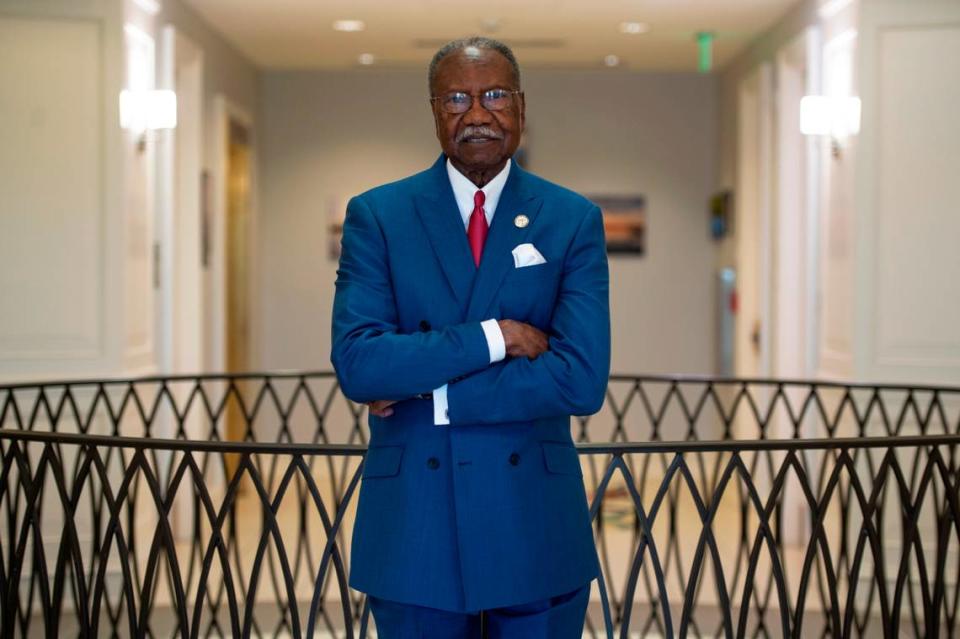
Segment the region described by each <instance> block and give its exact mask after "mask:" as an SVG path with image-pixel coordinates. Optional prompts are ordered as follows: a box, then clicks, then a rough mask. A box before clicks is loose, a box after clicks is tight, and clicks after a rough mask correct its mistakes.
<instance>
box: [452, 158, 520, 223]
mask: <svg viewBox="0 0 960 639" xmlns="http://www.w3.org/2000/svg"><path fill="white" fill-rule="evenodd" d="M511 163H512V160H510V159H508V160H507V164H506V165H505V166H504V167H503V169H502V170H501V171H500V172H499V173H497V176H496V177H495V178H493V179H492V180H490V181H489V182H487V183H486V185H484V187H483V188H482V189H477V185H476V184H474V183H473V182H471V181H470V180H469V179H468V178H467V176H465V175H464V174H463V173H461V172H460V171H458V170H457V169H456V167H454V166H453V163H452V162H451V161H450V158H447V176H448V177H449V178H450V186H451V187H452V188H453V197H454V198H456V200H457V208H459V209H460V217H462V218H463V226H464V228H466V227H467V226H468V225H469V224H470V215H471V214H472V213H473V195H474V194H475V193H476V192H477V191H478V190H480V191H483V195H484V198H485V199H484V203H483V212H484V213H485V214H486V218H487V225H490V224H491V223H492V222H493V214H494V213H495V212H496V210H497V203H498V202H499V201H500V194H501V193H503V187H504V185H505V184H506V183H507V176H509V175H510V165H511Z"/></svg>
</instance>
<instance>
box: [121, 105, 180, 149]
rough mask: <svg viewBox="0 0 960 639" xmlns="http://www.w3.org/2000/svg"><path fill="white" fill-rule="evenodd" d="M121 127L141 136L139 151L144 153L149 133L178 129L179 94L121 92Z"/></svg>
mask: <svg viewBox="0 0 960 639" xmlns="http://www.w3.org/2000/svg"><path fill="white" fill-rule="evenodd" d="M120 126H121V127H123V128H124V129H128V130H130V131H134V132H136V133H139V134H140V139H139V140H138V141H137V150H138V151H140V152H141V153H142V152H143V150H144V149H145V148H146V143H147V131H157V130H160V129H174V128H176V127H177V94H176V93H174V92H173V91H167V90H145V91H132V90H123V91H121V92H120Z"/></svg>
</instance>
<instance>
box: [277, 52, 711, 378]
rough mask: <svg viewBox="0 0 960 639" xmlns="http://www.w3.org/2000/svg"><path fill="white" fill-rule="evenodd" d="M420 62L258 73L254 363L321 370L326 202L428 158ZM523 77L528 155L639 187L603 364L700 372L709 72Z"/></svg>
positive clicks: (593, 183) (707, 244)
mask: <svg viewBox="0 0 960 639" xmlns="http://www.w3.org/2000/svg"><path fill="white" fill-rule="evenodd" d="M425 75H426V74H425V72H388V71H370V72H366V71H362V72H341V73H332V72H329V73H327V72H287V73H266V74H265V75H264V76H263V82H262V84H261V102H260V115H261V125H262V126H261V130H260V133H261V135H260V142H261V147H260V149H261V152H260V176H261V200H260V201H261V205H260V209H261V230H262V233H261V237H260V241H261V244H260V247H259V250H260V253H261V256H262V261H263V264H262V267H263V274H262V276H263V281H264V282H265V285H264V286H263V294H262V296H261V298H260V313H261V314H262V319H263V326H262V332H261V335H262V339H263V342H262V348H261V352H260V358H261V359H260V361H261V365H262V366H263V367H265V368H291V367H293V368H298V367H303V368H320V369H326V368H329V348H330V312H331V303H332V296H333V282H334V278H335V271H336V263H335V262H333V261H331V260H329V259H328V257H327V231H326V226H327V224H328V213H329V209H330V207H331V206H333V205H335V204H336V205H338V206H343V205H344V204H345V202H346V199H347V198H348V197H349V196H351V195H353V194H356V193H359V192H361V191H363V190H365V189H368V188H370V187H373V186H375V185H377V184H381V183H383V182H386V181H389V180H395V179H398V178H401V177H404V176H406V175H409V174H411V173H414V172H416V171H419V170H421V169H423V168H425V167H427V166H428V165H429V164H430V163H432V162H433V161H434V160H435V159H436V157H437V155H438V153H439V146H438V143H437V141H436V139H435V137H434V133H433V123H432V118H431V115H430V110H429V107H428V103H427V94H426V78H425ZM523 85H524V90H525V92H526V94H527V105H528V107H527V108H528V124H529V162H528V168H530V169H531V170H532V171H534V172H535V173H538V174H540V175H542V176H544V177H546V178H547V179H550V180H553V181H556V182H559V183H561V184H563V185H565V186H568V187H570V188H573V189H575V190H577V191H580V192H582V193H589V194H635V193H642V194H644V195H646V196H647V200H648V216H649V218H648V219H649V234H648V254H647V256H646V257H644V258H641V259H631V258H614V259H611V280H612V293H611V306H612V311H613V340H614V355H613V370H614V371H624V372H695V373H709V372H712V370H713V366H714V361H713V359H714V319H713V288H712V287H713V280H712V268H713V265H714V244H713V243H712V241H711V240H710V239H709V238H708V232H707V212H706V202H707V198H708V197H709V195H710V193H711V192H712V191H713V188H714V185H715V179H716V171H715V165H716V158H717V156H718V152H717V146H716V139H717V131H716V124H717V112H716V85H715V82H714V80H713V78H711V77H707V76H697V75H689V74H684V75H673V74H662V75H660V74H626V73H617V72H559V71H529V72H526V73H525V74H524V78H523Z"/></svg>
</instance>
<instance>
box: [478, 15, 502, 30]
mask: <svg viewBox="0 0 960 639" xmlns="http://www.w3.org/2000/svg"><path fill="white" fill-rule="evenodd" d="M480 28H482V29H483V30H484V31H486V32H487V33H496V32H497V31H499V30H500V18H484V19H483V20H481V21H480Z"/></svg>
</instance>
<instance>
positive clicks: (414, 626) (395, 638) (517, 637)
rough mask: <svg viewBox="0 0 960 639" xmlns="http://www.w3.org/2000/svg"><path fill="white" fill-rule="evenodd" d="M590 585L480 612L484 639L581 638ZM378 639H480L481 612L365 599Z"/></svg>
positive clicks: (372, 598)
mask: <svg viewBox="0 0 960 639" xmlns="http://www.w3.org/2000/svg"><path fill="white" fill-rule="evenodd" d="M589 599H590V584H587V585H585V586H583V587H582V588H579V589H577V590H574V591H573V592H569V593H566V594H563V595H558V596H556V597H550V598H548V599H540V600H538V601H533V602H530V603H525V604H520V605H517V606H506V607H504V608H492V609H490V610H485V611H483V614H484V619H485V624H486V635H485V637H486V639H580V638H581V637H582V636H583V621H584V618H585V617H586V614H587V603H588V602H589ZM370 611H371V612H372V613H373V619H374V621H375V622H376V624H377V637H378V639H480V637H481V634H480V613H479V612H474V613H464V612H448V611H446V610H437V609H435V608H425V607H423V606H414V605H411V604H403V603H398V602H395V601H388V600H385V599H378V598H376V597H370Z"/></svg>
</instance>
